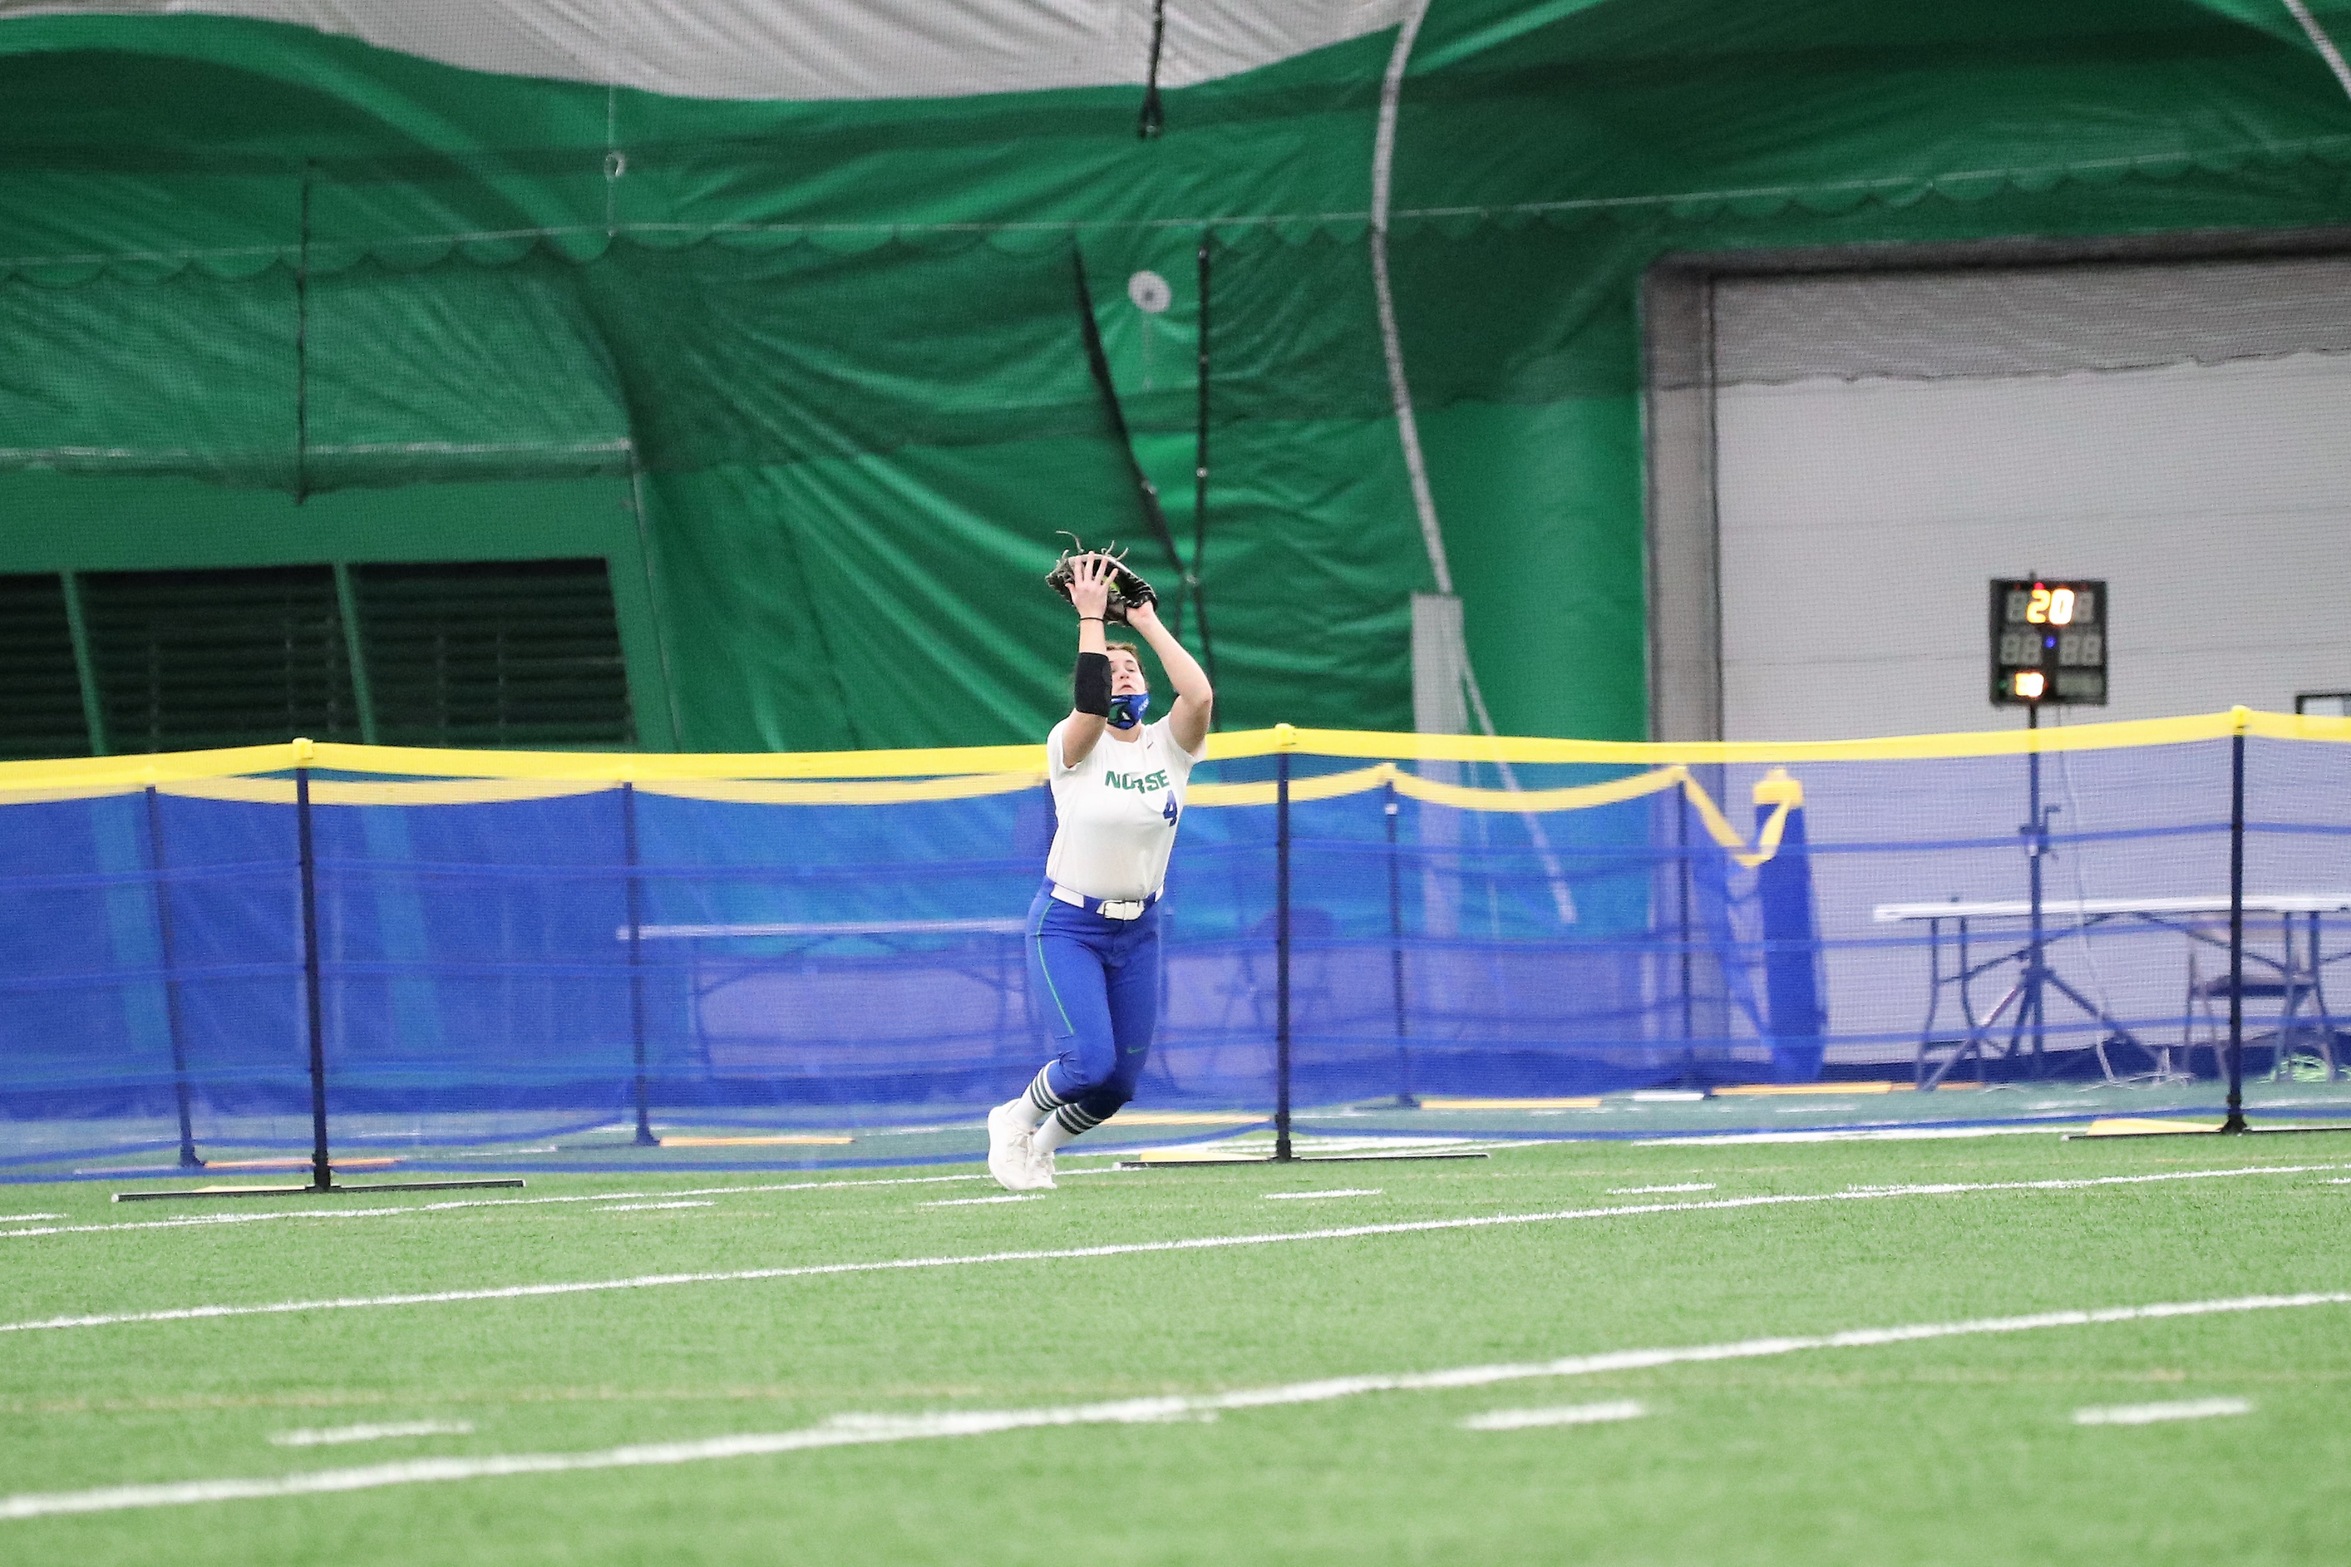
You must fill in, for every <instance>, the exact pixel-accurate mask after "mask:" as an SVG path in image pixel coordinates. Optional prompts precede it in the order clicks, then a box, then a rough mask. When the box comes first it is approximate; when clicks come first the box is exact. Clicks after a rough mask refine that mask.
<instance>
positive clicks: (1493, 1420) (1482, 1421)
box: [1461, 1398, 1649, 1431]
mask: <svg viewBox="0 0 2351 1567" xmlns="http://www.w3.org/2000/svg"><path fill="white" fill-rule="evenodd" d="M1648 1412H1649V1411H1648V1410H1647V1409H1646V1408H1644V1407H1643V1406H1642V1404H1641V1401H1640V1400H1639V1399H1637V1398H1620V1399H1618V1400H1617V1401H1616V1402H1614V1403H1612V1404H1563V1405H1559V1406H1557V1407H1555V1408H1551V1409H1492V1410H1488V1411H1487V1412H1486V1413H1484V1414H1482V1415H1472V1416H1470V1417H1469V1418H1468V1419H1467V1420H1464V1421H1463V1422H1461V1429H1462V1430H1464V1431H1525V1430H1529V1429H1531V1428H1533V1427H1535V1426H1588V1425H1597V1424H1599V1423H1600V1422H1602V1421H1605V1420H1638V1419H1640V1418H1641V1417H1642V1416H1643V1415H1645V1414H1647V1413H1648Z"/></svg>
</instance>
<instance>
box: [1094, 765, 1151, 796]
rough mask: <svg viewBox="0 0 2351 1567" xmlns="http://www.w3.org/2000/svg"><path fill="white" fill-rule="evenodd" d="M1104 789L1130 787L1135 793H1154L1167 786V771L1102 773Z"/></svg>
mask: <svg viewBox="0 0 2351 1567" xmlns="http://www.w3.org/2000/svg"><path fill="white" fill-rule="evenodd" d="M1102 787H1104V788H1105V789H1130V790H1132V791H1134V792H1135V793H1136V794H1156V793H1158V792H1159V791H1160V790H1162V789H1164V788H1166V787H1167V773H1166V772H1165V770H1159V771H1154V772H1148V773H1114V772H1105V773H1104V774H1103V775H1102Z"/></svg>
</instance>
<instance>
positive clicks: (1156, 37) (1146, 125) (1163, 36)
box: [1135, 0, 1167, 141]
mask: <svg viewBox="0 0 2351 1567" xmlns="http://www.w3.org/2000/svg"><path fill="white" fill-rule="evenodd" d="M1166 42H1167V0H1151V63H1150V64H1149V66H1148V67H1146V68H1145V70H1144V72H1143V107H1142V109H1141V110H1140V111H1139V112H1138V113H1137V114H1136V116H1135V135H1136V136H1137V137H1139V138H1140V139H1142V140H1144V141H1157V140H1158V139H1159V133H1160V132H1161V131H1163V130H1165V129H1166V128H1167V110H1166V108H1165V106H1164V105H1162V104H1161V103H1160V101H1159V52H1160V48H1161V46H1162V45H1164V44H1165V43H1166Z"/></svg>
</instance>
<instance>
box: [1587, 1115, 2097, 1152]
mask: <svg viewBox="0 0 2351 1567" xmlns="http://www.w3.org/2000/svg"><path fill="white" fill-rule="evenodd" d="M2073 1119H2074V1120H2079V1121H2087V1120H2090V1119H2091V1117H2090V1116H2087V1115H2082V1116H2076V1117H2074V1118H2073ZM2064 1129H2065V1128H2064V1126H2062V1125H2060V1124H2059V1123H2057V1122H2055V1121H2042V1122H2038V1123H2036V1124H2034V1125H2031V1126H1859V1127H1847V1128H1836V1129H1826V1130H1822V1131H1817V1132H1690V1133H1686V1134H1682V1135H1677V1136H1673V1137H1645V1138H1642V1139H1641V1140H1640V1141H1638V1142H1636V1143H1634V1144H1633V1146H1634V1147H1635V1148H1686V1147H1688V1146H1689V1145H1690V1144H1692V1143H1908V1142H1928V1141H1932V1140H1935V1139H1939V1138H1945V1137H2021V1136H2029V1135H2030V1134H2032V1133H2034V1132H2040V1133H2043V1134H2046V1135H2051V1136H2054V1135H2055V1134H2056V1133H2058V1132H2061V1131H2063V1130H2064Z"/></svg>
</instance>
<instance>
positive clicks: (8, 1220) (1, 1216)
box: [0, 1213, 65, 1224]
mask: <svg viewBox="0 0 2351 1567" xmlns="http://www.w3.org/2000/svg"><path fill="white" fill-rule="evenodd" d="M64 1217H65V1215H64V1214H62V1213H0V1224H37V1223H39V1222H40V1221H41V1220H43V1219H62V1218H64Z"/></svg>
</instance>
